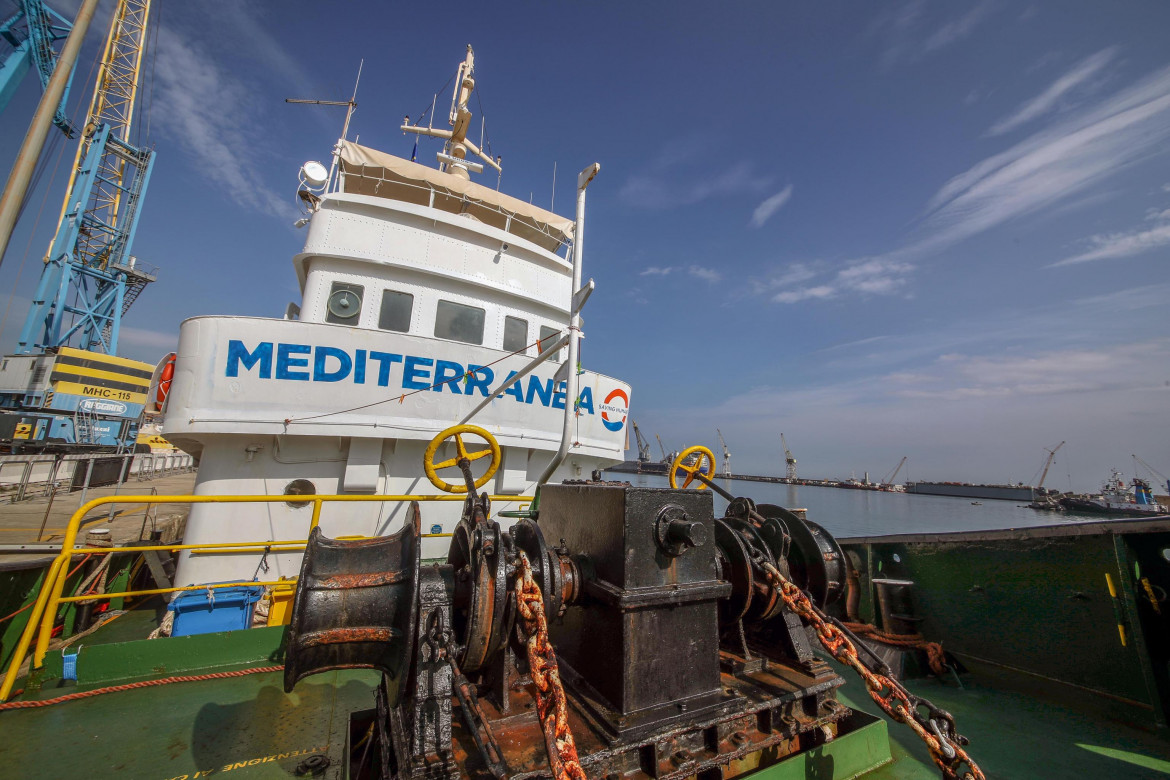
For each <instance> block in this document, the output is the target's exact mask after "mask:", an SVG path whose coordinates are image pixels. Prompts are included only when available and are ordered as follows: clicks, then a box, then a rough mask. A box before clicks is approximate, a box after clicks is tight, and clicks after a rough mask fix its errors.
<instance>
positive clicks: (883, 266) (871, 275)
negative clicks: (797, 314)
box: [757, 257, 914, 303]
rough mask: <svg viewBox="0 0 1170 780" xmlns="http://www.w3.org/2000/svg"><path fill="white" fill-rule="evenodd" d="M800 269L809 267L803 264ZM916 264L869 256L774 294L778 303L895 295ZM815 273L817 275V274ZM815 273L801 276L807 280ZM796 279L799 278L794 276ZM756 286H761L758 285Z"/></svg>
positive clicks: (900, 289) (904, 284)
mask: <svg viewBox="0 0 1170 780" xmlns="http://www.w3.org/2000/svg"><path fill="white" fill-rule="evenodd" d="M799 270H800V271H801V272H804V271H807V269H805V268H803V267H801V268H800V269H799ZM913 270H914V266H913V265H911V264H910V263H907V262H903V261H898V260H893V259H890V258H882V257H875V258H867V259H863V260H857V261H854V262H852V263H849V264H848V265H846V266H845V267H844V268H841V269H840V270H838V271H837V272H836V273H835V274H832V275H831V276H829V277H826V278H823V279H822V280H821V281H820V282H819V283H818V284H811V285H805V286H803V287H795V288H793V289H787V290H781V291H780V292H777V293H774V294H773V295H772V300H773V301H775V302H776V303H798V302H800V301H806V300H824V299H826V298H836V297H838V296H840V295H844V294H848V293H854V294H860V295H892V294H894V293H897V292H901V291H902V290H903V289H904V288H905V286H906V284H907V283H908V281H909V276H910V273H911V272H912V271H913ZM814 275H815V274H814ZM814 275H810V276H806V277H804V278H803V279H802V281H804V280H808V279H811V278H813V276H814ZM793 278H797V277H793ZM757 289H760V286H759V285H757Z"/></svg>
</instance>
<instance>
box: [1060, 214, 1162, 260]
mask: <svg viewBox="0 0 1170 780" xmlns="http://www.w3.org/2000/svg"><path fill="white" fill-rule="evenodd" d="M1089 243H1090V244H1091V245H1092V248H1091V249H1089V250H1087V251H1085V252H1081V253H1080V254H1077V255H1073V256H1072V257H1066V258H1065V259H1064V260H1061V261H1059V262H1056V263H1051V264H1049V265H1046V266H1044V267H1045V268H1062V267H1064V266H1069V265H1079V264H1080V263H1090V262H1093V261H1094V260H1116V259H1118V258H1121V257H1132V256H1134V255H1139V254H1142V253H1143V252H1148V251H1150V250H1151V249H1157V248H1158V247H1162V246H1167V245H1170V223H1167V224H1165V225H1159V226H1157V227H1155V228H1151V229H1149V230H1132V231H1129V232H1127V233H1109V234H1106V235H1097V236H1093V237H1092V238H1090V239H1089Z"/></svg>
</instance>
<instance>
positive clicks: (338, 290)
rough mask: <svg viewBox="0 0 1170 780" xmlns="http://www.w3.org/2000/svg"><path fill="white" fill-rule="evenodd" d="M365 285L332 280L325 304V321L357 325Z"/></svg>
mask: <svg viewBox="0 0 1170 780" xmlns="http://www.w3.org/2000/svg"><path fill="white" fill-rule="evenodd" d="M365 289H366V288H365V287H362V286H361V285H360V284H349V283H348V282H334V283H333V286H332V287H331V288H329V301H328V302H327V303H326V306H325V321H326V322H332V323H335V324H337V325H357V322H358V315H360V314H361V313H362V294H363V293H364V292H365Z"/></svg>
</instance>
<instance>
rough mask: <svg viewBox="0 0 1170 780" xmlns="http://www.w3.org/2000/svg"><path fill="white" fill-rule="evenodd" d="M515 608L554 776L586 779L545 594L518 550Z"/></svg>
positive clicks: (569, 779)
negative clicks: (552, 640)
mask: <svg viewBox="0 0 1170 780" xmlns="http://www.w3.org/2000/svg"><path fill="white" fill-rule="evenodd" d="M518 557H519V562H518V566H517V574H518V575H519V578H520V582H519V587H518V588H517V589H516V608H517V612H519V614H520V621H521V624H522V629H523V631H524V634H525V636H527V638H528V666H529V669H530V670H531V673H532V683H533V685H534V686H535V688H536V714H537V715H538V716H539V718H540V727H541V729H542V730H543V731H544V744H545V746H546V747H547V748H548V762H549V764H550V765H551V767H552V770H553V777H554V778H556V780H586V778H585V770H584V769H582V768H581V761H580V759H578V757H577V744H576V742H574V741H573V732H572V731H570V730H569V710H568V702H567V701H566V699H565V689H564V687H562V685H561V675H560V672H559V671H558V670H557V654H556V651H555V650H553V646H552V644H551V643H550V642H549V641H548V620H547V619H546V618H545V614H544V597H543V596H542V595H541V592H540V587H539V586H538V585H537V584H536V580H534V579H533V578H532V564H530V563H529V562H528V556H527V555H525V554H524V552H523V551H520V552H519V555H518Z"/></svg>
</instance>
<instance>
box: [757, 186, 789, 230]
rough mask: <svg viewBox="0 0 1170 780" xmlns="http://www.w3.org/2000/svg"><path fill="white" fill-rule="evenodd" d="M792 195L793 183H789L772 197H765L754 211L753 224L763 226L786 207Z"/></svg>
mask: <svg viewBox="0 0 1170 780" xmlns="http://www.w3.org/2000/svg"><path fill="white" fill-rule="evenodd" d="M791 197H792V185H791V184H789V185H788V186H787V187H785V188H784V189H782V190H780V191H779V192H777V193H776V194H775V195H773V196H772V197H770V198H765V199H764V201H763V202H762V203H760V205H758V206H756V210H755V211H753V212H752V219H751V226H752V227H755V228H758V227H763V226H764V223H765V222H767V221H768V220H769V219H771V218H772V216H773V215H774V214H775V213H776V212H777V211H779V210H780V209H782V208H784V204H786V203H788V200H789V199H790V198H791Z"/></svg>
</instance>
